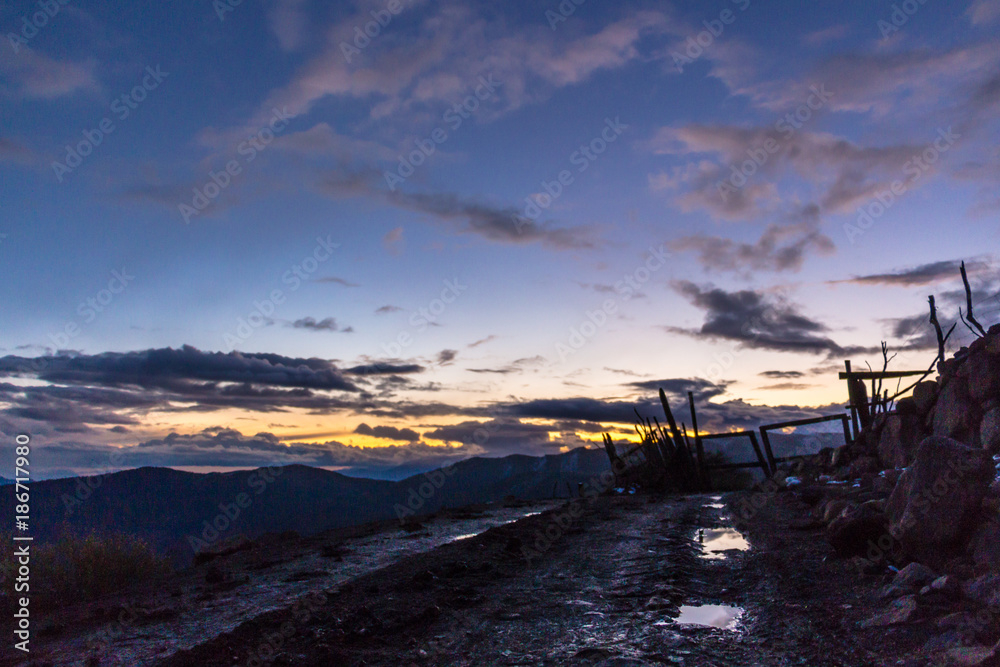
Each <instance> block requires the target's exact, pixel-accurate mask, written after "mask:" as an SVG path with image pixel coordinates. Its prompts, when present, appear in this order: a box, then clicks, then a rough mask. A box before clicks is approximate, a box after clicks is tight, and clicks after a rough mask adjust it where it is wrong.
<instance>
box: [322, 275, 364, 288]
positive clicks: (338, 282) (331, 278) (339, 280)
mask: <svg viewBox="0 0 1000 667" xmlns="http://www.w3.org/2000/svg"><path fill="white" fill-rule="evenodd" d="M313 282H317V283H334V284H335V285H343V286H344V287H360V285H358V284H357V283H352V282H351V281H350V280H346V279H344V278H337V277H335V276H328V277H325V278H317V279H316V280H314V281H313Z"/></svg>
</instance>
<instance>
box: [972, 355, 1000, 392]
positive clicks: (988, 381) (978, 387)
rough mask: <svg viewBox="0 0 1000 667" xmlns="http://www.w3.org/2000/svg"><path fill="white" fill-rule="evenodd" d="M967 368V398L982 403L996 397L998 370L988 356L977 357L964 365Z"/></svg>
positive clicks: (999, 383)
mask: <svg viewBox="0 0 1000 667" xmlns="http://www.w3.org/2000/svg"><path fill="white" fill-rule="evenodd" d="M966 366H968V367H969V397H970V398H972V400H973V401H975V402H976V403H983V402H985V401H987V400H988V399H990V398H992V397H993V396H995V395H996V393H997V389H998V388H1000V368H998V364H997V363H996V361H994V360H993V359H992V358H991V357H989V356H988V355H977V356H975V357H973V358H972V359H969V362H968V363H967V364H966Z"/></svg>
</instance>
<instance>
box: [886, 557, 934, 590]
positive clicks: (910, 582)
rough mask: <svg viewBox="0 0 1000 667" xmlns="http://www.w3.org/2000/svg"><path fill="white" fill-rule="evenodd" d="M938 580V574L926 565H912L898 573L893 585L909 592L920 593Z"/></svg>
mask: <svg viewBox="0 0 1000 667" xmlns="http://www.w3.org/2000/svg"><path fill="white" fill-rule="evenodd" d="M937 578H938V576H937V573H935V572H934V570H932V569H931V568H929V567H927V566H926V565H922V564H920V563H910V564H909V565H907V566H906V567H904V568H903V569H902V570H900V571H899V572H897V573H896V576H895V578H894V579H893V580H892V585H893V586H895V587H897V588H902V589H904V590H908V591H918V590H920V589H921V588H923V587H924V586H926V585H927V584H929V583H931V582H932V581H934V580H935V579H937Z"/></svg>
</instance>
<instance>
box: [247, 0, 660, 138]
mask: <svg viewBox="0 0 1000 667" xmlns="http://www.w3.org/2000/svg"><path fill="white" fill-rule="evenodd" d="M407 12H408V13H409V15H410V20H408V21H407V22H406V25H402V24H400V25H395V24H394V25H393V37H394V39H382V40H377V41H375V43H373V44H372V45H371V46H370V47H369V48H367V49H366V50H365V52H364V53H363V54H361V53H360V52H359V53H356V54H355V53H347V54H345V52H344V50H343V47H342V46H341V44H342V43H346V44H351V42H352V40H353V39H354V34H353V31H354V28H355V27H356V26H358V25H364V24H365V23H366V22H369V21H371V15H370V14H369V13H368V11H367V6H365V7H361V8H359V10H358V12H357V13H356V14H353V15H348V16H345V17H344V19H343V20H342V21H341V22H340V23H339V24H337V25H336V26H334V27H333V28H332V29H331V30H330V31H329V41H328V43H327V47H326V49H325V50H324V51H323V52H322V53H320V54H319V55H317V56H316V57H315V58H313V59H312V60H311V61H310V62H308V63H306V64H305V66H303V67H302V68H301V69H300V70H299V71H298V73H297V74H296V75H295V76H294V78H293V80H292V81H291V82H290V83H289V84H288V85H286V86H284V87H283V88H281V89H278V90H275V91H274V92H273V93H272V94H271V95H270V96H269V98H268V99H267V101H266V102H265V103H264V104H263V105H262V112H261V113H262V114H263V113H265V112H266V113H270V109H271V108H272V107H274V106H277V107H287V108H288V109H289V110H290V112H291V113H292V114H293V115H300V114H304V113H306V112H308V111H309V110H310V109H311V108H312V107H313V106H314V105H315V104H316V103H317V102H319V101H321V100H323V99H324V98H327V97H336V98H340V99H361V100H371V101H373V102H374V105H373V107H372V111H371V116H372V117H373V118H381V117H385V116H388V115H391V114H395V113H402V112H412V111H415V110H419V109H424V108H427V107H429V106H430V107H434V106H444V105H447V106H450V105H451V104H452V103H453V100H454V98H456V97H460V96H462V95H467V94H470V93H471V91H472V89H473V88H474V87H475V86H476V85H478V83H479V78H480V77H487V76H493V77H495V80H497V81H498V82H499V85H498V86H497V88H498V90H496V91H495V92H494V93H493V99H492V100H490V102H491V104H492V107H493V108H494V109H495V111H496V112H500V111H503V110H511V109H516V108H518V107H520V106H523V105H524V104H528V103H530V102H533V101H537V100H540V99H544V98H546V97H547V96H548V95H549V94H550V93H551V91H553V90H555V89H557V88H560V87H563V86H568V85H572V84H576V83H580V82H582V81H584V80H585V79H587V78H588V77H590V76H591V75H592V74H594V73H596V72H598V71H601V70H612V69H618V68H621V67H623V66H624V65H626V64H628V63H629V62H632V61H634V60H637V59H639V58H640V57H642V54H641V52H640V51H639V48H638V46H639V42H640V40H641V39H642V38H643V37H645V36H647V35H650V34H656V33H658V32H660V33H662V32H663V31H665V30H666V29H667V27H668V25H669V22H668V21H667V19H666V17H665V16H664V15H663V14H660V13H654V12H639V13H635V14H633V15H631V16H628V17H626V18H624V19H621V20H620V21H617V22H614V23H611V24H610V25H607V26H605V27H604V28H603V29H601V30H600V31H598V32H596V33H593V34H590V35H579V34H572V31H565V30H564V31H557V32H552V31H550V30H549V28H548V26H545V25H535V26H526V27H524V28H521V29H517V30H510V29H509V28H508V29H507V30H502V27H503V25H505V24H504V23H503V22H497V21H495V20H490V18H489V17H488V16H487V15H485V14H482V15H481V14H480V13H479V12H478V11H477V10H476V9H475V8H473V7H470V6H468V5H465V4H461V3H457V2H444V3H435V4H428V5H425V6H423V7H421V6H417V7H413V8H410V9H408V10H407ZM250 124H251V125H255V124H256V125H259V124H260V123H259V122H258V123H253V122H251V123H250Z"/></svg>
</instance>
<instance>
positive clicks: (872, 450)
mask: <svg viewBox="0 0 1000 667" xmlns="http://www.w3.org/2000/svg"><path fill="white" fill-rule="evenodd" d="M828 453H829V454H830V455H829V456H828V457H826V458H825V459H824V460H823V461H822V464H821V466H820V467H819V468H814V469H813V470H812V472H811V473H810V472H809V471H804V472H801V473H799V474H800V475H801V476H802V477H803V481H804V482H805V483H804V484H802V485H801V487H799V488H798V493H801V494H802V498H803V500H807V501H811V503H812V504H813V505H814V513H815V517H816V519H817V520H818V521H821V522H822V523H823V524H825V525H826V534H827V538H828V539H829V541H830V543H831V545H832V546H833V547H834V549H835V551H836V552H837V553H838V554H839V555H840V556H842V557H845V558H854V559H856V560H857V561H859V563H858V564H859V570H860V571H865V572H869V573H876V574H877V573H885V575H884V576H887V577H890V579H887V581H886V586H885V588H884V589H883V593H882V599H883V601H884V602H883V604H884V606H883V607H882V608H881V610H880V611H879V613H877V614H875V615H874V616H873V617H872V618H871V619H870V621H869V622H868V624H866V627H871V628H874V627H891V626H906V625H912V624H923V625H927V626H929V627H933V628H935V629H936V630H937V634H935V636H933V637H931V638H930V639H929V641H928V642H927V645H926V646H925V649H926V652H927V655H928V656H931V655H933V656H936V657H943V658H944V661H943V662H941V663H940V664H965V665H1000V648H998V647H1000V643H998V640H1000V477H998V465H1000V325H997V326H994V327H993V328H991V329H990V330H989V332H988V333H987V335H986V337H984V338H980V339H978V340H976V341H975V343H973V344H972V345H970V346H969V347H968V348H963V349H962V350H960V351H959V352H958V353H956V354H955V355H954V357H953V358H950V359H947V360H945V361H943V362H940V363H939V364H938V378H937V379H936V380H932V381H927V382H921V383H920V384H918V385H917V386H916V387H915V389H914V391H913V395H912V396H911V397H907V398H904V399H902V400H900V401H899V403H898V404H897V406H896V410H895V411H893V412H892V413H890V414H887V415H880V416H879V417H877V418H876V419H875V420H874V421H873V424H872V425H871V427H870V428H868V429H866V430H865V431H863V432H862V433H861V434H860V436H859V437H858V439H857V440H856V442H855V443H853V444H851V445H848V446H846V447H844V448H842V449H841V450H837V451H834V452H828ZM824 474H825V476H824ZM893 573H896V574H893ZM936 664H937V663H936Z"/></svg>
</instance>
